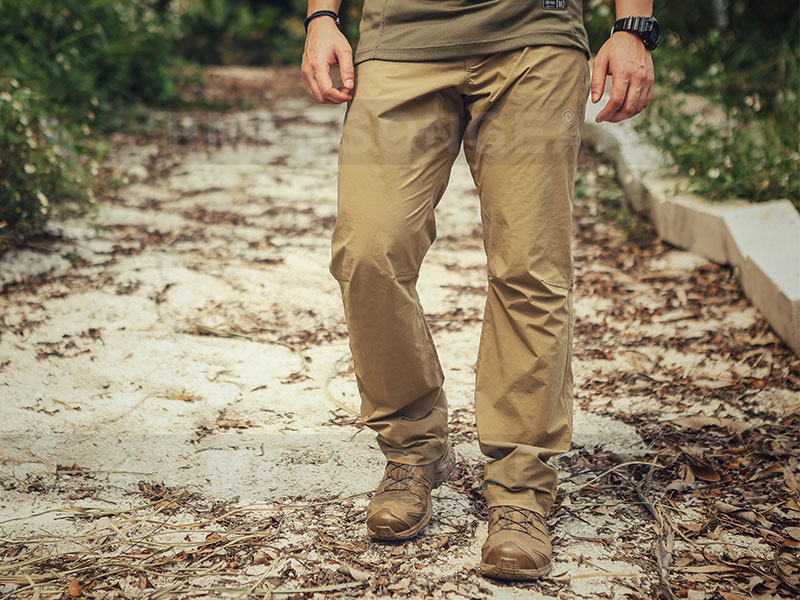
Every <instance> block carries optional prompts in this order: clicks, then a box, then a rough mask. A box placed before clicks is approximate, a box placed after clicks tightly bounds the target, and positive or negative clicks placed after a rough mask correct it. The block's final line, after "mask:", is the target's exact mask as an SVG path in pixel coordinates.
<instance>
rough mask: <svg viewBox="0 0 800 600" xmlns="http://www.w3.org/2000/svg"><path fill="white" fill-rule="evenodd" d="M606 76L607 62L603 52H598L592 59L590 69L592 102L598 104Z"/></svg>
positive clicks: (603, 89) (604, 86)
mask: <svg viewBox="0 0 800 600" xmlns="http://www.w3.org/2000/svg"><path fill="white" fill-rule="evenodd" d="M606 75H608V60H607V59H606V54H605V53H604V52H602V51H601V52H599V53H598V55H597V56H596V57H595V59H594V68H593V69H592V86H591V88H592V102H595V103H596V102H599V101H600V98H602V97H603V92H604V91H605V88H606Z"/></svg>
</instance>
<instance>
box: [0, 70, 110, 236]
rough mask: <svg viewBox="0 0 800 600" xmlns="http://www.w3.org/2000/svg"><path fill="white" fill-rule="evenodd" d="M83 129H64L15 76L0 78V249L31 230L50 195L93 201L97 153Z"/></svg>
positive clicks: (47, 209) (43, 214)
mask: <svg viewBox="0 0 800 600" xmlns="http://www.w3.org/2000/svg"><path fill="white" fill-rule="evenodd" d="M73 127H77V124H73ZM89 133H90V130H89V125H88V124H84V125H83V126H82V127H81V128H80V129H79V130H78V131H70V128H68V127H65V126H63V125H61V124H60V123H58V122H57V121H56V120H54V119H53V118H52V117H51V115H50V114H49V111H48V110H47V105H46V104H43V103H42V102H41V98H38V97H37V96H36V95H35V94H34V93H33V92H32V91H31V90H30V89H27V88H25V87H23V86H21V85H20V84H19V82H17V81H16V80H14V79H7V80H0V188H2V196H0V250H1V249H2V248H3V247H4V246H5V244H6V242H7V241H8V239H9V238H10V237H11V236H12V235H14V236H15V237H16V236H22V235H25V234H28V233H31V232H32V231H35V229H36V228H37V227H38V226H39V225H40V224H41V223H42V222H43V221H44V220H45V219H46V218H47V216H48V214H49V212H50V203H51V199H52V200H53V201H59V202H64V201H84V202H89V203H91V202H94V193H93V186H92V180H93V178H95V177H97V175H98V174H99V169H100V160H101V155H100V152H99V151H98V149H97V146H95V145H90V144H88V143H87V142H86V141H85V140H86V139H87V136H88V135H89ZM80 140H83V143H82V142H81V141H80Z"/></svg>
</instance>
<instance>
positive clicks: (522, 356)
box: [330, 46, 589, 515]
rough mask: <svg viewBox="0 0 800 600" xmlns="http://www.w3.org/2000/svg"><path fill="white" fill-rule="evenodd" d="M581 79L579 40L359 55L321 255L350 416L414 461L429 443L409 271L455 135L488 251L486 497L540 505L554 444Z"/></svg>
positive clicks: (436, 445)
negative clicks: (461, 53)
mask: <svg viewBox="0 0 800 600" xmlns="http://www.w3.org/2000/svg"><path fill="white" fill-rule="evenodd" d="M588 83H589V68H588V64H587V60H586V57H585V55H584V54H583V53H582V52H581V51H580V50H577V49H573V48H566V47H555V46H537V47H527V48H521V49H519V50H514V51H511V52H504V53H499V54H492V55H487V56H476V57H469V58H466V59H463V58H461V59H456V60H446V61H436V62H394V61H380V60H369V61H366V62H363V63H361V64H359V65H358V67H357V70H356V90H355V94H354V97H353V100H352V102H351V103H350V106H349V107H348V111H347V116H346V117H345V125H344V133H343V137H342V143H341V147H340V152H339V200H338V217H337V220H336V226H335V228H334V232H333V240H332V260H331V264H330V270H331V273H332V274H333V276H334V277H335V278H336V279H337V280H338V281H339V283H340V286H341V290H342V296H343V300H344V309H345V315H346V319H347V327H348V330H349V333H350V348H351V350H352V353H353V358H354V362H355V373H356V379H357V382H358V388H359V391H360V394H361V400H362V404H361V412H362V417H363V420H364V422H365V423H366V425H367V426H369V427H370V428H371V429H373V430H375V431H376V432H377V434H378V443H379V445H380V447H381V449H382V450H383V452H384V454H385V455H386V457H387V458H388V459H390V460H393V461H397V462H400V463H405V464H427V463H429V462H432V461H434V460H436V459H438V458H439V457H440V456H441V455H442V453H443V451H444V444H445V443H446V441H447V401H446V398H445V392H444V389H443V387H442V386H443V382H444V377H443V374H442V368H441V366H440V363H439V358H438V356H437V353H436V349H435V347H434V344H433V339H432V337H431V332H430V330H429V328H428V325H427V323H426V321H425V315H424V313H423V309H422V306H421V305H420V302H419V298H418V296H417V291H416V280H417V276H418V273H419V270H420V265H421V263H422V260H423V258H424V257H425V254H426V252H427V250H428V248H429V247H430V246H431V244H432V243H433V241H434V239H435V237H436V226H435V217H434V209H435V207H436V205H437V204H438V202H439V200H440V198H441V196H442V194H443V192H444V190H445V187H446V186H447V182H448V178H449V175H450V168H451V166H452V164H453V161H454V159H455V157H456V155H457V153H458V150H459V148H460V145H461V143H462V141H463V143H464V150H465V154H466V157H467V160H468V162H469V165H470V168H471V171H472V175H473V178H474V180H475V183H476V185H477V188H478V192H479V195H480V202H481V217H482V221H483V236H484V247H485V249H486V255H487V259H488V280H489V281H488V296H487V300H486V309H485V313H484V320H483V329H482V332H481V339H480V347H479V351H478V361H477V382H476V391H475V402H476V413H477V425H478V436H479V441H480V447H481V450H482V451H483V452H484V453H485V454H486V455H487V456H488V457H489V458H490V459H492V460H491V461H490V462H489V464H487V466H486V470H485V484H484V492H485V494H486V499H487V502H488V505H489V506H498V505H515V506H520V507H523V508H528V509H531V510H534V511H537V512H539V513H540V514H543V515H546V514H547V512H548V510H549V509H550V506H551V504H552V502H553V499H554V497H555V490H556V471H555V469H554V468H553V467H552V466H549V465H548V464H546V463H547V460H548V459H549V458H551V457H552V456H554V455H556V454H558V453H560V452H564V451H566V450H568V449H569V444H570V436H571V432H572V369H571V348H572V328H573V326H572V291H571V289H572V280H573V275H572V273H573V265H572V254H571V247H570V243H571V237H572V196H573V184H574V177H575V168H576V158H577V153H578V146H579V143H580V125H581V123H582V121H583V113H584V106H585V102H586V97H587V94H588ZM466 200H467V199H466V198H464V201H466Z"/></svg>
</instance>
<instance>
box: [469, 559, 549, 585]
mask: <svg viewBox="0 0 800 600" xmlns="http://www.w3.org/2000/svg"><path fill="white" fill-rule="evenodd" d="M552 566H553V565H552V563H551V564H549V565H547V566H544V567H542V568H541V569H520V568H519V567H518V565H517V559H515V558H502V559H500V563H499V564H496V565H490V564H487V563H485V562H483V561H481V573H483V574H484V575H485V576H487V577H493V578H495V579H506V580H509V581H529V580H531V579H539V578H540V577H542V576H543V575H547V574H548V573H549V572H550V568H551V567H552Z"/></svg>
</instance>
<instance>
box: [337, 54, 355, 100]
mask: <svg viewBox="0 0 800 600" xmlns="http://www.w3.org/2000/svg"><path fill="white" fill-rule="evenodd" d="M336 60H337V61H338V63H339V75H340V76H341V78H342V83H343V84H344V87H345V89H348V90H352V89H353V85H354V82H355V69H354V68H353V51H352V50H351V49H350V45H349V44H348V45H346V46H344V47H342V48H336Z"/></svg>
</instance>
